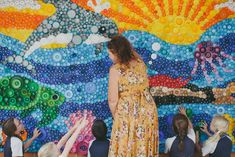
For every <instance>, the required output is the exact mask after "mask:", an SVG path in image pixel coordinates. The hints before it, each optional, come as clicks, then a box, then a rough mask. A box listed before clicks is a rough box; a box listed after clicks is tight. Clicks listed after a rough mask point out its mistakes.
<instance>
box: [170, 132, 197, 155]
mask: <svg viewBox="0 0 235 157" xmlns="http://www.w3.org/2000/svg"><path fill="white" fill-rule="evenodd" d="M183 142H184V149H183V151H180V150H179V148H178V144H179V137H176V138H175V140H174V142H173V143H172V146H171V148H170V152H169V154H170V157H193V155H194V149H195V143H194V141H193V140H192V139H190V138H189V137H188V136H186V137H185V139H184V141H183Z"/></svg>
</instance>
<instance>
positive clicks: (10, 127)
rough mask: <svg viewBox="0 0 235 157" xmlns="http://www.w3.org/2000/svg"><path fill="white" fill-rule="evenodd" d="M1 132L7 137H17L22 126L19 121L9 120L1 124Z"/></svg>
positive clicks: (22, 128)
mask: <svg viewBox="0 0 235 157" xmlns="http://www.w3.org/2000/svg"><path fill="white" fill-rule="evenodd" d="M2 130H3V132H4V134H6V135H7V136H8V137H12V136H19V135H20V132H21V131H23V130H24V125H23V124H22V123H21V121H20V120H19V119H16V118H9V119H7V120H6V121H5V122H3V127H2Z"/></svg>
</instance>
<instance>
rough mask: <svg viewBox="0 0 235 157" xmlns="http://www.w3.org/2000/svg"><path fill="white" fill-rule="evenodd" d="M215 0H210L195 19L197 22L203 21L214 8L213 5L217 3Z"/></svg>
mask: <svg viewBox="0 0 235 157" xmlns="http://www.w3.org/2000/svg"><path fill="white" fill-rule="evenodd" d="M217 3H218V2H217V0H214V1H212V2H211V3H210V4H209V5H208V6H207V8H206V10H205V11H204V12H203V14H202V16H201V17H200V18H199V19H198V20H197V24H199V23H200V22H202V21H204V20H205V19H206V18H207V17H208V15H209V14H210V12H211V11H213V10H214V7H215V5H216V4H217Z"/></svg>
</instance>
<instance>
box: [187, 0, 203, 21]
mask: <svg viewBox="0 0 235 157" xmlns="http://www.w3.org/2000/svg"><path fill="white" fill-rule="evenodd" d="M205 3H206V0H201V1H200V2H199V3H198V5H197V7H196V8H197V9H196V10H195V11H194V13H193V15H192V16H191V18H190V20H191V21H193V20H194V19H195V18H196V16H197V15H198V13H199V11H200V10H201V8H202V7H203V6H204V5H205Z"/></svg>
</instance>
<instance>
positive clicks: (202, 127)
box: [200, 122, 208, 133]
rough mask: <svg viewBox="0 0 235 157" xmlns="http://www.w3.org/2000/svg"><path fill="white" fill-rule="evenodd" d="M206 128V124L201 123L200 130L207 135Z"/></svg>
mask: <svg viewBox="0 0 235 157" xmlns="http://www.w3.org/2000/svg"><path fill="white" fill-rule="evenodd" d="M207 126H208V125H207V123H206V122H203V125H202V126H201V127H200V130H201V131H203V132H205V133H207V132H208V129H207Z"/></svg>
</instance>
